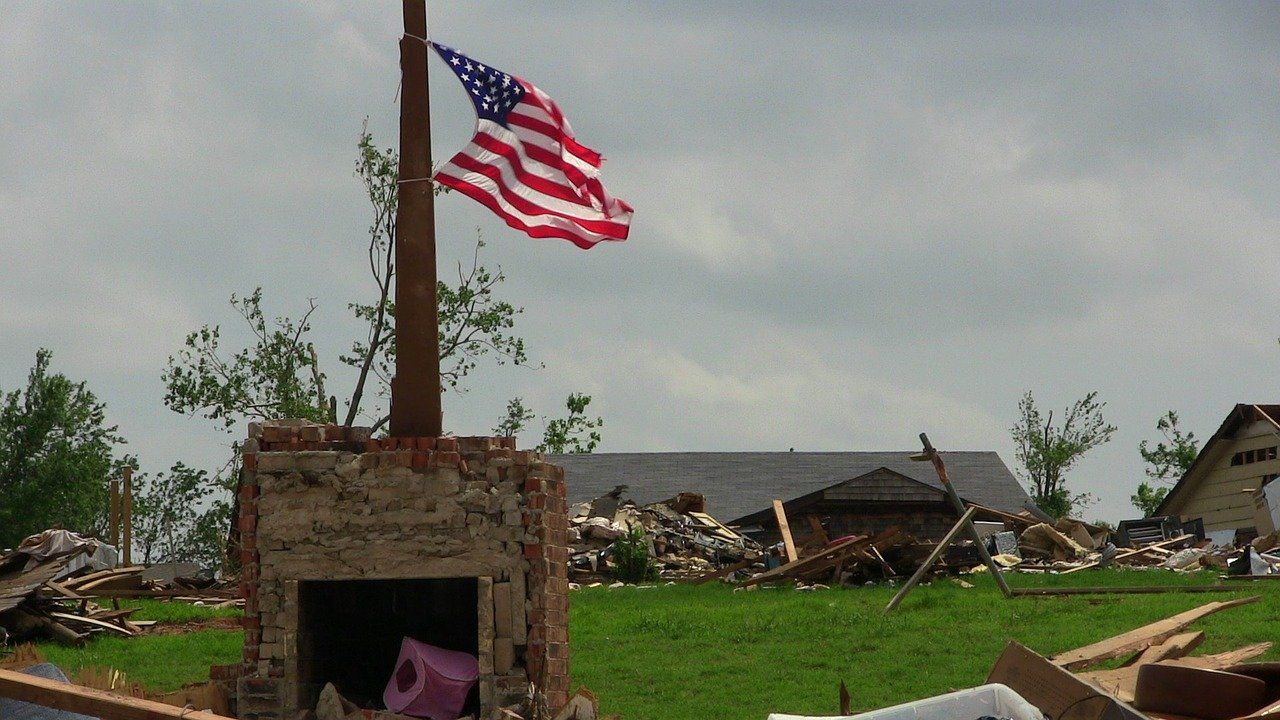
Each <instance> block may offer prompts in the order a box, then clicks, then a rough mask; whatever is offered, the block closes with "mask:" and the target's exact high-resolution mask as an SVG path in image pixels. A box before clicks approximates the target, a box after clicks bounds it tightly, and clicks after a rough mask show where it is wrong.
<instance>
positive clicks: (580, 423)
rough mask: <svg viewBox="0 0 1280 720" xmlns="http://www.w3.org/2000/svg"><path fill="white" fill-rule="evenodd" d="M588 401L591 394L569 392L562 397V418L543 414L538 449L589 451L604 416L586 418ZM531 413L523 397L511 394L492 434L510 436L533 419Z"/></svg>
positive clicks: (596, 440)
mask: <svg viewBox="0 0 1280 720" xmlns="http://www.w3.org/2000/svg"><path fill="white" fill-rule="evenodd" d="M590 404H591V396H590V395H583V394H581V393H571V394H570V395H569V398H568V400H566V401H565V408H566V409H567V410H568V411H569V412H568V414H567V415H565V416H564V417H562V418H555V419H550V420H549V419H547V418H543V423H544V426H543V431H542V442H541V443H539V444H538V448H537V449H538V451H539V452H546V453H557V454H559V453H566V452H570V453H589V452H592V451H594V450H595V449H596V447H597V446H598V445H599V444H600V428H602V427H603V426H604V418H600V417H597V418H596V419H594V420H588V419H587V416H586V411H587V406H588V405H590ZM533 418H534V413H533V411H532V410H530V409H528V408H526V407H525V406H524V400H522V399H521V398H518V397H517V398H513V399H512V400H511V401H510V402H508V403H507V413H506V415H505V416H504V417H503V418H502V419H500V420H499V421H498V424H497V426H495V427H494V428H493V432H494V434H495V435H501V436H504V437H514V436H516V435H518V434H520V432H521V431H522V430H524V429H525V428H526V427H528V425H529V423H530V422H531V421H532V420H533Z"/></svg>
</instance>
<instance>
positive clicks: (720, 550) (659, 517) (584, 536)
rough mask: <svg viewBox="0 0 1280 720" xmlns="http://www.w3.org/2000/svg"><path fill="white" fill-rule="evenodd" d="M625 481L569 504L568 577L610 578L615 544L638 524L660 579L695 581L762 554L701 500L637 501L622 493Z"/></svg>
mask: <svg viewBox="0 0 1280 720" xmlns="http://www.w3.org/2000/svg"><path fill="white" fill-rule="evenodd" d="M626 490H627V488H626V486H625V485H623V486H619V487H617V488H615V489H614V490H613V491H611V492H609V493H607V494H605V495H602V496H601V497H598V498H596V499H595V500H591V501H589V502H582V503H578V504H576V505H573V506H571V507H570V508H569V545H570V549H571V554H570V557H569V575H570V579H572V580H573V581H574V582H577V583H591V582H602V581H605V580H607V579H609V578H610V577H611V574H610V570H611V569H612V568H613V563H612V561H611V557H612V555H613V548H614V543H615V542H617V541H618V540H619V539H621V538H622V537H623V536H625V535H627V534H628V533H629V532H632V531H633V530H634V529H639V530H640V531H641V532H642V533H643V535H644V540H645V542H646V544H647V545H648V546H649V555H650V556H651V557H652V558H653V559H654V561H655V563H656V564H657V566H658V574H659V577H660V578H662V579H664V580H675V581H698V580H701V579H703V578H705V577H706V576H707V575H708V573H712V574H714V573H717V572H718V571H720V570H724V572H725V573H729V572H731V569H733V570H738V569H745V568H747V567H750V566H751V565H752V564H754V563H756V562H757V561H762V560H763V557H764V552H763V548H762V547H761V546H760V544H759V543H757V542H755V541H754V540H752V539H750V538H748V537H745V536H743V535H741V534H740V533H738V532H736V531H735V530H732V529H730V528H728V527H726V526H725V525H724V524H722V523H721V522H720V521H718V520H716V519H715V518H714V517H712V516H711V515H708V514H707V512H706V499H705V498H704V497H703V496H702V495H699V494H697V493H680V494H679V495H677V496H675V497H673V498H671V499H669V500H665V501H663V502H658V503H652V504H649V505H644V506H639V505H637V504H636V503H635V502H634V501H632V500H630V499H627V498H624V497H623V495H624V494H625V492H626Z"/></svg>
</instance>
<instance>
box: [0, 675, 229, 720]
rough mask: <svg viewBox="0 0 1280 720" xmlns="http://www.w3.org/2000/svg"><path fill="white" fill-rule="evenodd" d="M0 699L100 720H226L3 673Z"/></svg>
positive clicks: (55, 682)
mask: <svg viewBox="0 0 1280 720" xmlns="http://www.w3.org/2000/svg"><path fill="white" fill-rule="evenodd" d="M0 697H6V698H10V699H12V700H22V701H24V702H29V703H33V704H35V705H41V706H43V707H50V708H54V709H56V710H66V711H68V712H73V713H83V714H85V715H91V716H93V717H99V718H102V720H160V719H161V718H173V720H229V718H227V717H226V716H224V715H215V714H213V713H210V712H202V711H200V710H191V709H189V708H180V707H174V706H173V705H166V704H164V703H159V702H155V701H152V700H143V699H141V698H131V697H125V696H123V695H117V694H115V693H110V692H106V691H103V690H95V689H93V688H87V687H83V686H80V685H72V684H70V683H64V682H58V681H57V680H48V679H46V678H39V677H35V676H33V675H25V674H23V673H20V672H14V671H13V670H5V669H0Z"/></svg>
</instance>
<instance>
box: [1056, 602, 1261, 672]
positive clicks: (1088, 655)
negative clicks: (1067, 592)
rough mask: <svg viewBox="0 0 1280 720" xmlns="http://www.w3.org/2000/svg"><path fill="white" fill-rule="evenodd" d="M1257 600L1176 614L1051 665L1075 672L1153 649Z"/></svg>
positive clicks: (1078, 650)
mask: <svg viewBox="0 0 1280 720" xmlns="http://www.w3.org/2000/svg"><path fill="white" fill-rule="evenodd" d="M1064 589H1065V588H1064ZM1259 599H1260V598H1259V596H1257V595H1254V596H1252V597H1247V598H1240V599H1238V600H1227V601H1224V602H1211V603H1207V604H1205V605H1201V606H1200V607H1197V608H1193V609H1191V610H1188V611H1186V612H1183V613H1178V614H1177V615H1174V616H1172V617H1167V618H1165V619H1163V620H1158V621H1156V622H1154V623H1151V624H1150V625H1143V626H1142V627H1140V628H1136V629H1133V630H1130V631H1129V632H1126V633H1122V634H1120V635H1116V636H1115V637H1109V638H1107V639H1105V640H1100V641H1098V642H1096V643H1093V644H1092V645H1086V646H1084V647H1082V648H1076V649H1075V650H1068V651H1067V652H1064V653H1060V654H1058V655H1057V656H1055V657H1054V658H1053V663H1054V664H1055V665H1057V666H1059V667H1062V668H1066V669H1067V670H1077V669H1079V668H1084V667H1088V666H1090V665H1093V664H1095V663H1100V662H1102V661H1103V660H1110V659H1111V658H1116V657H1120V656H1121V655H1125V654H1127V653H1131V652H1138V651H1139V650H1145V649H1146V648H1148V647H1151V646H1152V645H1155V644H1158V643H1162V642H1164V641H1165V640H1168V639H1169V638H1171V637H1173V636H1174V635H1176V634H1178V632H1180V631H1181V630H1182V629H1183V628H1185V627H1186V626H1188V625H1190V624H1191V623H1193V622H1195V621H1196V620H1199V619H1200V618H1203V617H1206V616H1208V615H1212V614H1213V613H1216V612H1219V611H1221V610H1226V609H1228V608H1233V607H1237V606H1240V605H1247V604H1249V603H1254V602H1257V601H1258V600H1259Z"/></svg>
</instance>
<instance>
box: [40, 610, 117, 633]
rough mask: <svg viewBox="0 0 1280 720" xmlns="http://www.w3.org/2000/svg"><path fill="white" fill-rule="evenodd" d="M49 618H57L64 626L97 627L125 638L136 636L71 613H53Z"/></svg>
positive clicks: (104, 623)
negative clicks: (68, 624) (67, 624)
mask: <svg viewBox="0 0 1280 720" xmlns="http://www.w3.org/2000/svg"><path fill="white" fill-rule="evenodd" d="M49 616H50V617H53V618H57V619H58V620H61V621H62V622H63V623H64V624H66V623H70V624H72V625H75V624H77V623H78V624H81V625H89V626H90V627H96V628H99V629H101V630H108V631H110V632H113V633H116V634H119V635H124V636H125V637H133V635H134V634H133V633H132V632H130V631H129V630H126V629H125V628H123V627H121V626H119V625H113V624H111V623H109V622H106V621H105V620H95V619H94V618H88V617H83V616H81V615H72V614H71V613H64V612H51V613H49Z"/></svg>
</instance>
